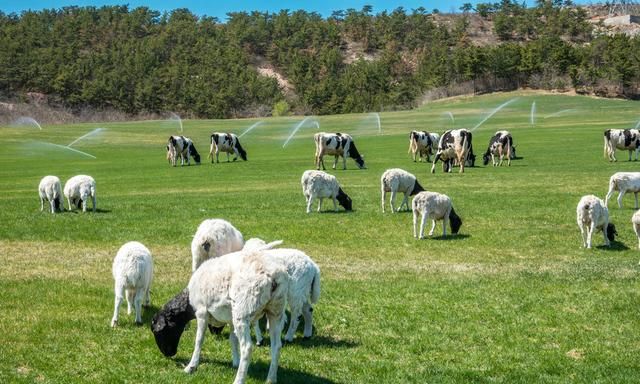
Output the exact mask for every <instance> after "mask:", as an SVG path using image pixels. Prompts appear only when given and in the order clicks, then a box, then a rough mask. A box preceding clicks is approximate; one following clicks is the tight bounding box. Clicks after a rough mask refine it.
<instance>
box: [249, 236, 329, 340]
mask: <svg viewBox="0 0 640 384" xmlns="http://www.w3.org/2000/svg"><path fill="white" fill-rule="evenodd" d="M252 240H253V239H252ZM263 243H264V241H263ZM274 243H277V244H279V243H281V241H274V242H272V243H269V244H265V245H263V246H262V247H263V248H261V249H262V250H265V248H264V247H265V246H267V247H268V246H270V245H272V244H274ZM267 254H268V255H269V256H272V257H274V258H275V259H276V260H278V261H279V262H281V263H283V265H284V266H285V267H286V269H287V272H288V273H289V278H290V280H289V291H288V292H287V302H288V303H289V311H290V312H291V323H290V324H289V329H288V330H287V334H286V336H285V338H284V339H285V341H287V342H292V341H293V338H294V335H295V333H296V330H297V329H298V324H299V322H300V315H302V316H304V337H305V338H309V337H311V335H312V333H313V307H312V305H313V304H315V303H317V302H318V299H319V298H320V268H319V267H318V265H317V264H316V263H314V262H313V260H311V258H310V257H309V256H307V255H306V254H305V253H304V252H302V251H299V250H297V249H286V248H281V249H275V250H272V251H269V252H267ZM258 320H259V319H256V320H255V322H254V330H255V332H256V344H257V345H261V344H262V332H261V331H260V324H259V322H258Z"/></svg>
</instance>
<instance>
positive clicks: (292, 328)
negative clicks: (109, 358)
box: [284, 302, 302, 342]
mask: <svg viewBox="0 0 640 384" xmlns="http://www.w3.org/2000/svg"><path fill="white" fill-rule="evenodd" d="M289 308H290V310H291V322H290V323H289V329H287V334H286V335H285V337H284V340H285V341H288V342H292V341H293V337H294V336H295V334H296V331H297V330H298V325H299V324H300V315H301V314H302V303H300V302H295V303H293V302H292V303H289Z"/></svg>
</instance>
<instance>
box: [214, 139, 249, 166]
mask: <svg viewBox="0 0 640 384" xmlns="http://www.w3.org/2000/svg"><path fill="white" fill-rule="evenodd" d="M220 151H222V152H226V153H227V163H228V162H229V154H230V153H233V154H235V157H234V158H233V161H236V160H238V156H240V157H241V158H242V160H244V161H247V152H246V151H245V150H244V148H242V145H240V140H238V136H236V135H235V134H233V133H220V132H214V133H213V134H211V148H209V156H208V157H210V158H211V163H213V154H214V153H215V155H216V163H219V162H220V159H219V158H218V156H219V153H220Z"/></svg>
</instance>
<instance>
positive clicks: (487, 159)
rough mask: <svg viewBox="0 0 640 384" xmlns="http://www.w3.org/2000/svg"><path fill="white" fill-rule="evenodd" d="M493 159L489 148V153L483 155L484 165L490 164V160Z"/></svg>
mask: <svg viewBox="0 0 640 384" xmlns="http://www.w3.org/2000/svg"><path fill="white" fill-rule="evenodd" d="M490 160H491V154H490V153H489V151H488V150H487V153H485V154H484V155H482V165H487V164H489V161H490Z"/></svg>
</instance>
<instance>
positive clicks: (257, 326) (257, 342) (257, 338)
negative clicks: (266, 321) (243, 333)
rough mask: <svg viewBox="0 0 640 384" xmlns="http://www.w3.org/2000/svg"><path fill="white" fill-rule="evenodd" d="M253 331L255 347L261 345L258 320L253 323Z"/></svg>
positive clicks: (260, 331)
mask: <svg viewBox="0 0 640 384" xmlns="http://www.w3.org/2000/svg"><path fill="white" fill-rule="evenodd" d="M253 331H254V332H255V334H256V345H262V339H263V338H262V330H261V329H260V319H259V318H258V319H255V320H254V321H253Z"/></svg>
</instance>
